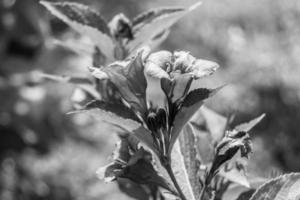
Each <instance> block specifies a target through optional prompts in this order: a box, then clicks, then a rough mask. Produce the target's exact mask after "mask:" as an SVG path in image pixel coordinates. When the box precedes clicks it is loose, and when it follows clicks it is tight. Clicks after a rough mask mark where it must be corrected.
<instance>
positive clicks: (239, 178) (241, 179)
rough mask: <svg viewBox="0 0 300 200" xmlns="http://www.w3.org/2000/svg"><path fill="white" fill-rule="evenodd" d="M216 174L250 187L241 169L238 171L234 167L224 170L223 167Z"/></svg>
mask: <svg viewBox="0 0 300 200" xmlns="http://www.w3.org/2000/svg"><path fill="white" fill-rule="evenodd" d="M218 174H219V175H220V176H222V177H224V178H226V179H227V180H229V181H231V182H234V183H237V184H239V185H242V186H244V187H246V188H250V183H249V181H248V178H247V176H246V174H245V172H244V171H243V170H241V171H239V170H238V169H236V168H235V167H234V168H232V169H230V170H224V168H222V169H221V170H220V171H219V173H218Z"/></svg>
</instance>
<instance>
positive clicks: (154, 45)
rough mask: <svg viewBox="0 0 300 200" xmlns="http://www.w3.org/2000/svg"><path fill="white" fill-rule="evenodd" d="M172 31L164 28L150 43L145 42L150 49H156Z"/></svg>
mask: <svg viewBox="0 0 300 200" xmlns="http://www.w3.org/2000/svg"><path fill="white" fill-rule="evenodd" d="M169 33H170V31H169V30H164V31H162V32H161V33H159V34H157V35H156V36H154V37H153V38H152V39H151V40H150V41H149V42H148V43H145V45H146V46H149V47H150V49H152V50H155V49H156V48H157V47H159V45H160V44H161V43H163V41H165V40H166V39H167V37H168V36H169Z"/></svg>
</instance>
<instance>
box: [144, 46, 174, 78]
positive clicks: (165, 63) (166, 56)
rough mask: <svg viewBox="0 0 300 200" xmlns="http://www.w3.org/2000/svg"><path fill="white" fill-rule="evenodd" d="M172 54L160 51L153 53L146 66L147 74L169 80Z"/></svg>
mask: <svg viewBox="0 0 300 200" xmlns="http://www.w3.org/2000/svg"><path fill="white" fill-rule="evenodd" d="M171 62H172V53H171V52H169V51H158V52H156V53H152V54H151V55H150V56H149V57H148V59H147V61H146V65H145V73H146V75H148V76H151V77H155V78H159V79H160V78H169V74H168V73H167V72H168V71H171Z"/></svg>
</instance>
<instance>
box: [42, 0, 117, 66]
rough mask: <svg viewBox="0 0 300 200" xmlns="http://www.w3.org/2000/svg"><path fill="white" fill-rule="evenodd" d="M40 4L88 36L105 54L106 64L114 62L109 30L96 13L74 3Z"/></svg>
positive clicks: (46, 2) (45, 2) (44, 2)
mask: <svg viewBox="0 0 300 200" xmlns="http://www.w3.org/2000/svg"><path fill="white" fill-rule="evenodd" d="M41 4H42V5H43V6H45V7H46V8H47V9H48V10H49V11H50V12H51V13H52V14H53V15H54V16H56V17H58V18H59V19H61V20H62V21H64V22H65V23H66V24H68V25H69V26H71V27H72V28H73V29H74V30H76V31H78V32H79V33H81V34H82V35H84V36H88V37H89V38H90V39H91V40H92V42H94V44H95V45H96V46H97V47H98V48H99V49H100V50H101V52H103V53H104V54H105V56H106V61H107V62H111V61H113V60H114V43H113V41H112V39H111V37H110V30H109V28H108V25H107V24H106V22H105V21H104V20H103V19H102V17H101V16H100V14H99V13H98V12H96V11H95V10H92V9H90V8H89V7H88V6H85V5H83V4H79V3H74V2H48V1H41Z"/></svg>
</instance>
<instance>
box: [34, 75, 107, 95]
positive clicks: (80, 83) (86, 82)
mask: <svg viewBox="0 0 300 200" xmlns="http://www.w3.org/2000/svg"><path fill="white" fill-rule="evenodd" d="M40 76H41V77H42V78H44V79H48V80H52V81H57V82H62V83H71V84H74V85H75V86H77V87H79V88H81V89H82V90H84V91H85V92H87V93H88V94H90V95H91V96H93V97H94V98H95V99H100V98H101V96H100V94H99V93H98V92H97V90H96V89H95V83H94V82H93V81H92V80H91V79H89V78H87V77H75V76H58V75H53V74H45V73H43V74H40Z"/></svg>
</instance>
